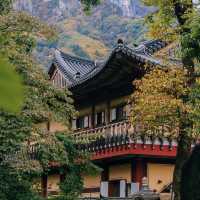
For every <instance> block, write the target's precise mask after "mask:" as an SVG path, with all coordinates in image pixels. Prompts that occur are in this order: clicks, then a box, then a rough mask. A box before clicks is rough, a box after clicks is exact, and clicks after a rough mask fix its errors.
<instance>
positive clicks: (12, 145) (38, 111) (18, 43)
mask: <svg viewBox="0 0 200 200" xmlns="http://www.w3.org/2000/svg"><path fill="white" fill-rule="evenodd" d="M2 3H3V4H4V1H0V5H2ZM3 8H4V7H3ZM8 8H9V7H8ZM54 36H55V32H54V31H52V30H51V28H49V27H48V26H46V25H45V24H43V23H41V22H40V21H38V20H36V19H35V18H34V17H31V16H29V15H27V14H25V13H21V12H14V11H8V10H4V9H3V11H2V13H1V15H0V38H1V39H0V49H1V50H0V53H1V54H2V55H4V57H7V58H8V61H9V63H10V64H11V65H12V66H13V68H14V70H15V71H16V72H17V74H18V75H20V76H21V82H22V84H23V88H24V90H23V93H24V100H23V103H22V106H21V110H20V111H19V112H17V113H10V112H8V111H5V110H1V112H0V138H1V141H0V145H1V147H0V168H1V170H0V176H1V177H6V176H7V177H6V179H3V178H2V179H0V193H1V197H2V198H1V199H2V200H11V199H13V198H14V199H16V200H18V199H19V200H21V199H38V198H39V197H38V196H37V195H36V193H35V192H34V190H33V188H32V181H33V178H34V177H35V175H41V174H48V173H49V166H50V163H52V162H55V163H59V165H60V166H61V168H62V167H63V168H64V169H68V168H72V169H73V167H72V166H74V168H75V169H77V172H76V173H75V172H73V171H72V170H71V173H72V175H71V174H70V173H69V176H71V178H74V180H80V183H81V178H80V173H82V172H83V169H84V167H83V166H85V163H82V164H79V165H77V164H76V163H75V161H76V159H78V157H77V156H79V155H80V154H79V153H78V152H77V151H76V154H73V162H71V160H70V156H71V155H72V151H71V149H70V148H69V147H70V145H71V146H72V147H73V148H75V147H74V145H75V144H74V143H73V141H72V140H68V144H69V145H68V146H67V145H66V142H65V141H64V136H63V137H62V138H60V137H58V136H59V133H57V134H54V133H51V131H50V129H49V127H50V126H51V122H54V121H56V122H60V123H62V124H63V125H65V126H66V127H68V130H69V122H70V120H71V118H72V117H73V115H74V114H75V110H74V107H73V100H72V98H71V93H70V92H69V91H68V90H67V89H65V90H63V89H58V88H55V87H54V86H53V85H52V84H51V82H50V81H49V78H48V76H47V75H46V74H45V72H44V70H43V69H42V68H41V66H39V65H38V64H37V62H35V60H34V58H32V50H33V48H34V47H35V44H36V39H37V37H46V38H47V39H48V38H49V39H51V38H52V37H54ZM11 65H9V66H11ZM13 81H14V80H13ZM13 94H14V93H13ZM12 98H14V97H12ZM40 125H45V127H46V128H44V126H40ZM64 134H65V135H66V136H65V137H67V134H68V135H69V131H66V132H65V133H64ZM30 141H31V142H35V143H36V144H37V145H36V146H37V151H36V152H35V153H36V154H35V156H34V160H32V159H31V158H30V155H29V153H28V152H29V142H30ZM85 159H86V157H83V160H85ZM5 180H6V181H7V182H6V183H5ZM72 181H73V180H72ZM4 187H5V188H4ZM16 188H17V189H16ZM80 188H81V187H78V189H80ZM73 191H76V192H73ZM79 192H80V191H79ZM64 194H65V195H64V197H65V196H67V194H68V191H66V192H65V193H64ZM70 194H71V197H72V194H74V196H76V195H77V194H78V191H77V188H72V187H71V190H70ZM68 196H69V195H68Z"/></svg>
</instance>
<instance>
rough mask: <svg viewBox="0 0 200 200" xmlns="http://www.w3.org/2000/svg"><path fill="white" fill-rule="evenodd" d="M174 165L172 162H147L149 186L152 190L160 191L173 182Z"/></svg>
mask: <svg viewBox="0 0 200 200" xmlns="http://www.w3.org/2000/svg"><path fill="white" fill-rule="evenodd" d="M173 171H174V165H172V164H156V163H148V164H147V175H148V181H149V186H150V188H151V189H152V190H156V191H158V192H159V191H160V190H161V189H162V188H163V187H164V186H166V185H168V184H169V183H171V182H172V179H173Z"/></svg>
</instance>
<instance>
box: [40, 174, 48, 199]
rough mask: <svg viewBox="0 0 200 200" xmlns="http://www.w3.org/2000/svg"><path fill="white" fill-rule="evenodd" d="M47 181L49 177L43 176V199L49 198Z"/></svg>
mask: <svg viewBox="0 0 200 200" xmlns="http://www.w3.org/2000/svg"><path fill="white" fill-rule="evenodd" d="M47 180H48V177H47V175H46V174H43V175H42V180H41V186H42V197H44V198H47V196H48V191H47Z"/></svg>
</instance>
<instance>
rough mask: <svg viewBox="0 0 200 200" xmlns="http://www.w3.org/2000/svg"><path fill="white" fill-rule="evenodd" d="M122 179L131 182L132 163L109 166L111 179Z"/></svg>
mask: <svg viewBox="0 0 200 200" xmlns="http://www.w3.org/2000/svg"><path fill="white" fill-rule="evenodd" d="M121 179H123V180H126V181H127V183H131V164H129V163H127V164H121V165H112V166H110V167H109V180H121Z"/></svg>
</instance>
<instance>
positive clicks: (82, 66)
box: [53, 40, 166, 88]
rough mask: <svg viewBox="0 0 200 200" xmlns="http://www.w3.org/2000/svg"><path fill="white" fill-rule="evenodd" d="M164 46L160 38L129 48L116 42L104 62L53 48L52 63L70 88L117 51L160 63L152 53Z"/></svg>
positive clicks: (94, 71) (86, 78)
mask: <svg viewBox="0 0 200 200" xmlns="http://www.w3.org/2000/svg"><path fill="white" fill-rule="evenodd" d="M165 46H166V43H165V42H162V41H160V40H152V41H147V42H144V43H142V44H141V45H139V46H138V47H136V48H130V47H128V46H126V45H124V44H118V46H117V47H116V48H115V49H114V50H113V51H112V53H111V55H110V56H109V58H108V59H107V60H106V61H104V62H94V61H91V60H86V59H82V58H78V57H74V56H71V55H68V54H66V53H63V52H61V51H59V50H55V57H54V61H53V63H54V64H55V65H56V66H57V67H58V69H59V70H60V71H61V72H62V73H63V74H64V75H65V77H66V79H67V81H68V86H69V88H72V87H74V86H76V85H79V84H81V83H83V82H84V81H86V80H88V79H90V78H92V77H94V76H95V75H97V74H98V73H99V72H100V71H101V70H102V69H103V68H105V67H106V66H107V63H108V62H109V60H110V59H111V58H112V57H113V55H114V54H116V53H118V52H122V53H123V54H124V55H127V56H130V57H132V58H133V59H135V60H137V61H139V62H148V63H152V64H160V61H159V60H157V59H155V58H153V56H152V55H153V53H155V52H157V51H159V50H160V49H161V48H163V47H165ZM77 74H78V76H77Z"/></svg>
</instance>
